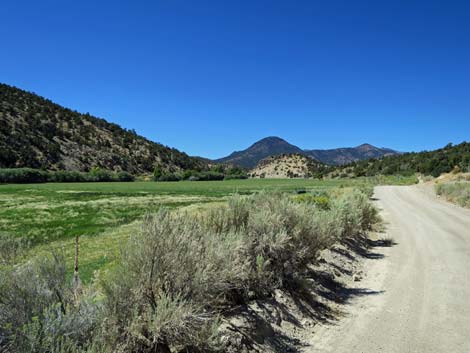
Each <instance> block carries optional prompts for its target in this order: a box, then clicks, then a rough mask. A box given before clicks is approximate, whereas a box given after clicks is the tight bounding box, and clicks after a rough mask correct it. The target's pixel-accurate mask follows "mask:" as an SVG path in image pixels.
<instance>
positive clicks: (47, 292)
mask: <svg viewBox="0 0 470 353" xmlns="http://www.w3.org/2000/svg"><path fill="white" fill-rule="evenodd" d="M91 293H92V292H91V290H86V291H85V292H83V293H82V295H81V296H80V298H78V297H77V296H75V295H74V293H73V290H72V288H71V286H70V285H68V284H67V281H66V270H65V260H64V257H63V256H59V255H53V256H48V257H44V258H41V259H37V260H35V261H32V262H28V263H26V264H24V265H19V266H14V267H3V268H1V269H0V298H1V299H0V351H6V352H24V353H26V352H38V353H49V352H51V353H56V352H57V353H58V352H71V351H77V352H78V351H80V350H81V349H82V348H83V349H87V347H91V346H92V340H93V334H94V329H95V328H96V327H97V325H96V324H97V317H98V311H99V308H100V306H99V305H98V304H97V303H96V302H95V301H94V300H93V295H92V294H91ZM72 347H73V350H72Z"/></svg>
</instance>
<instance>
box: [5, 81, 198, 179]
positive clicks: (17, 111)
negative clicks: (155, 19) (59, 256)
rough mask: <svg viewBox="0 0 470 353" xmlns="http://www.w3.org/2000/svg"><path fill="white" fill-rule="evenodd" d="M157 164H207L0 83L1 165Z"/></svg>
mask: <svg viewBox="0 0 470 353" xmlns="http://www.w3.org/2000/svg"><path fill="white" fill-rule="evenodd" d="M157 165H158V166H160V167H161V168H163V169H165V170H168V171H177V170H181V169H200V168H205V166H206V163H205V162H204V161H203V160H202V159H199V158H193V157H189V156H188V155H187V154H185V153H182V152H180V151H178V150H176V149H174V148H169V147H166V146H163V145H161V144H159V143H155V142H152V141H149V140H147V139H146V138H144V137H142V136H139V135H137V134H136V133H135V132H134V131H129V130H126V129H123V128H121V127H120V126H119V125H117V124H113V123H109V122H107V121H106V120H104V119H100V118H96V117H94V116H91V115H89V114H81V113H78V112H76V111H73V110H70V109H67V108H64V107H62V106H60V105H58V104H55V103H53V102H51V101H50V100H48V99H45V98H42V97H40V96H38V95H36V94H34V93H30V92H26V91H24V90H21V89H18V88H16V87H12V86H8V85H5V84H0V167H2V168H16V167H32V168H44V169H50V170H61V169H64V170H77V171H88V170H90V169H91V168H93V167H100V168H103V169H109V170H116V171H118V170H125V171H128V172H130V173H134V174H139V173H146V172H151V171H153V169H154V167H155V166H157Z"/></svg>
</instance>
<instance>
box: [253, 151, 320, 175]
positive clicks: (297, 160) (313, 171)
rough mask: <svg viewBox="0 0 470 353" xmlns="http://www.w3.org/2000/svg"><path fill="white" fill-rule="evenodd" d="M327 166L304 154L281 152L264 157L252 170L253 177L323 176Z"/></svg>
mask: <svg viewBox="0 0 470 353" xmlns="http://www.w3.org/2000/svg"><path fill="white" fill-rule="evenodd" d="M327 169H328V167H327V166H325V165H324V164H322V163H320V162H317V161H315V160H313V159H312V158H309V157H306V156H304V155H302V154H295V153H294V154H281V155H277V156H271V157H268V158H265V159H263V160H262V161H261V162H259V163H258V165H257V166H256V167H255V168H253V169H252V170H251V171H250V173H249V174H250V176H251V177H253V178H312V177H321V176H322V175H323V174H324V173H325V172H326V170H327Z"/></svg>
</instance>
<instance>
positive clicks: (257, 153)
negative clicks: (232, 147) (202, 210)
mask: <svg viewBox="0 0 470 353" xmlns="http://www.w3.org/2000/svg"><path fill="white" fill-rule="evenodd" d="M292 153H297V154H303V155H305V156H307V157H310V158H312V159H314V160H316V161H318V162H321V163H325V164H329V165H344V164H348V163H351V162H355V161H358V160H364V159H370V158H381V157H384V156H390V155H396V154H400V152H397V151H395V150H393V149H390V148H383V147H376V146H373V145H371V144H369V143H363V144H361V145H359V146H356V147H341V148H334V149H301V148H300V147H298V146H296V145H293V144H291V143H289V142H287V141H286V140H284V139H282V138H280V137H277V136H269V137H265V138H263V139H261V140H259V141H257V142H255V143H253V144H252V145H251V146H249V147H248V148H247V149H245V150H241V151H234V152H232V153H231V154H230V155H228V156H226V157H222V158H219V159H216V160H214V161H215V162H217V163H228V164H235V165H239V166H241V167H244V168H254V167H255V166H256V165H257V164H258V163H259V162H260V161H261V160H263V159H265V158H268V157H270V156H276V155H281V154H292Z"/></svg>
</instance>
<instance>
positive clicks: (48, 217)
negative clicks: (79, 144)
mask: <svg viewBox="0 0 470 353" xmlns="http://www.w3.org/2000/svg"><path fill="white" fill-rule="evenodd" d="M414 182H416V179H415V178H414V177H407V178H405V177H373V178H357V179H332V180H311V179H247V180H227V181H199V182H190V181H180V182H165V183H158V182H127V183H120V182H112V183H50V184H21V185H18V184H15V185H0V236H3V237H5V236H10V237H15V238H22V239H24V240H25V242H26V243H27V244H28V250H27V251H26V252H25V254H23V255H22V256H21V258H18V259H17V261H26V260H27V259H28V258H30V257H33V256H41V255H43V254H45V253H48V252H50V251H52V250H55V251H63V252H65V255H66V258H67V261H68V264H69V269H71V268H72V263H73V257H74V242H75V236H76V235H79V236H80V257H79V259H80V275H81V277H82V279H83V280H84V281H85V282H86V281H89V280H90V279H91V278H93V276H94V273H95V271H96V270H98V269H103V268H104V269H105V268H107V267H109V266H112V265H113V263H114V261H115V260H116V258H117V256H118V255H119V249H120V248H121V246H122V245H123V244H125V243H126V239H127V238H128V237H129V235H130V234H132V233H133V232H137V231H139V224H140V222H139V221H140V220H141V219H142V217H143V216H144V215H145V214H146V213H152V212H155V211H156V210H158V209H159V208H160V207H168V208H183V207H186V208H189V209H191V208H194V209H195V210H197V209H199V208H204V207H208V205H216V204H217V203H222V202H224V200H225V198H226V197H227V196H229V195H232V194H251V193H255V192H258V191H262V190H267V191H283V192H290V193H297V192H304V191H305V192H311V191H316V190H326V189H331V188H341V187H351V186H355V187H361V188H371V187H372V186H373V185H377V184H411V183H414Z"/></svg>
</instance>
